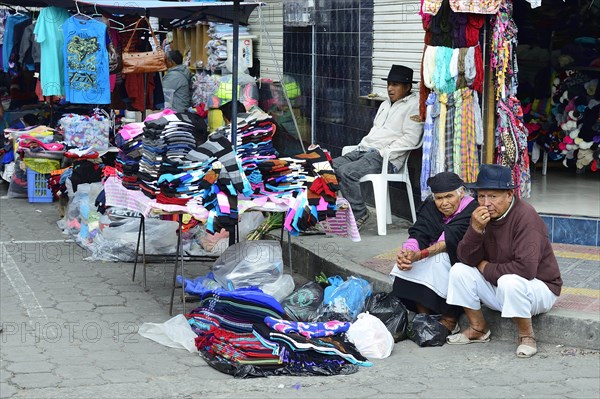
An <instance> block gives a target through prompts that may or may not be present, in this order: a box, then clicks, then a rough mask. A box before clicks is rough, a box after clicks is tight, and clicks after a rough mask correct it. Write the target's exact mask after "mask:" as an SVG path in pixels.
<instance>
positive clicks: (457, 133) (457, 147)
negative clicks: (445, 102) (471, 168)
mask: <svg viewBox="0 0 600 399" xmlns="http://www.w3.org/2000/svg"><path fill="white" fill-rule="evenodd" d="M463 91H464V90H456V91H455V92H454V93H453V96H454V107H455V109H456V111H455V112H456V114H455V116H454V137H453V142H452V144H451V148H452V168H451V169H449V170H451V171H453V172H454V173H456V174H457V175H459V176H460V177H461V178H462V179H463V180H464V175H462V174H461V170H460V165H461V150H462V148H463V138H462V136H463V134H464V133H463V123H464V118H465V113H464V109H463ZM446 151H447V150H446Z"/></svg>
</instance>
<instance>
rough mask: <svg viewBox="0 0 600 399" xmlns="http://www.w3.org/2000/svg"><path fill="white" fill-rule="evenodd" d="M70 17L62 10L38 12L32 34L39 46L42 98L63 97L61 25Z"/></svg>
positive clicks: (57, 8) (45, 9)
mask: <svg viewBox="0 0 600 399" xmlns="http://www.w3.org/2000/svg"><path fill="white" fill-rule="evenodd" d="M69 17H70V15H69V13H68V12H67V10H65V9H64V8H59V7H45V8H42V11H40V15H39V17H38V21H37V23H36V24H35V29H34V31H33V33H34V34H35V40H36V41H37V42H38V43H39V44H40V51H41V58H40V60H41V64H40V83H41V89H42V94H43V95H44V96H64V95H65V79H64V55H63V46H64V33H63V30H62V25H63V23H64V22H65V21H66V20H67V19H69Z"/></svg>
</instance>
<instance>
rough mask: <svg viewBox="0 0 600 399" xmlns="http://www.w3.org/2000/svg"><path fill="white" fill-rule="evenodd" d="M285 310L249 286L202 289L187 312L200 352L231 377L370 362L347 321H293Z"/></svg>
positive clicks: (339, 369)
mask: <svg viewBox="0 0 600 399" xmlns="http://www.w3.org/2000/svg"><path fill="white" fill-rule="evenodd" d="M186 288H187V286H186ZM194 293H195V294H199V292H198V291H195V292H194ZM283 314H284V310H283V308H282V307H281V305H280V304H279V302H277V301H276V300H275V299H274V298H273V297H271V296H270V295H267V294H265V293H263V292H262V291H261V290H260V289H258V288H257V287H247V288H239V289H237V290H235V291H227V290H225V289H222V288H215V289H206V290H202V293H200V306H199V307H197V308H196V309H194V310H193V311H192V312H191V313H190V314H187V315H186V317H187V319H188V322H189V323H190V325H191V327H192V330H193V331H194V332H195V333H196V334H197V335H198V337H197V338H196V348H198V351H199V352H200V354H201V356H202V357H203V358H204V359H205V360H206V362H207V363H208V364H209V365H210V366H212V367H213V368H215V369H217V370H219V371H221V372H223V373H227V374H230V375H233V376H235V377H239V378H245V377H264V376H269V375H336V374H351V373H354V372H356V371H358V366H359V365H363V366H370V365H371V363H370V362H369V361H368V360H367V359H366V358H364V357H363V356H361V355H360V353H359V352H358V351H357V350H356V347H354V345H353V344H351V343H350V342H348V341H347V340H346V339H345V337H344V334H343V331H345V330H347V327H348V325H349V323H341V322H329V323H295V324H296V325H295V326H292V325H290V322H287V321H284V320H282V316H283ZM282 323H284V326H283V328H282ZM292 324H293V323H292ZM298 324H302V325H303V326H301V328H298Z"/></svg>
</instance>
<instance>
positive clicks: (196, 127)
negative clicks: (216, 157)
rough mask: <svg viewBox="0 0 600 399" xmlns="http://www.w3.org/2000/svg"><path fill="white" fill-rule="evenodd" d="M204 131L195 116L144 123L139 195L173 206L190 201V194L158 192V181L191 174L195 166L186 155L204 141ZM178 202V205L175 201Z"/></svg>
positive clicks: (198, 118) (180, 116)
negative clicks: (170, 176)
mask: <svg viewBox="0 0 600 399" xmlns="http://www.w3.org/2000/svg"><path fill="white" fill-rule="evenodd" d="M206 136H207V128H206V123H205V122H204V120H203V119H202V118H201V117H200V116H198V115H195V114H191V113H178V114H171V115H164V116H162V117H160V118H158V119H155V120H150V121H146V122H144V129H143V138H142V159H141V161H140V168H139V178H140V180H141V183H142V184H141V186H140V188H141V189H142V192H143V193H144V194H146V195H147V196H148V197H150V198H157V197H158V196H159V194H162V195H161V196H160V198H161V200H166V201H168V202H173V201H169V200H168V197H172V198H173V199H174V200H175V202H176V203H180V202H181V200H188V199H189V198H191V196H190V195H188V194H189V193H185V192H183V191H179V190H177V189H176V188H175V190H174V191H173V190H171V191H169V190H165V191H162V192H161V188H160V187H159V184H160V183H159V180H160V178H161V176H162V175H174V174H178V173H181V172H182V171H184V170H191V169H193V168H194V167H195V166H197V165H195V164H194V163H193V162H188V160H187V159H186V156H187V154H188V153H189V152H190V151H192V150H193V149H195V148H196V147H197V146H198V145H199V144H201V143H204V142H205V141H206ZM178 200H179V201H178Z"/></svg>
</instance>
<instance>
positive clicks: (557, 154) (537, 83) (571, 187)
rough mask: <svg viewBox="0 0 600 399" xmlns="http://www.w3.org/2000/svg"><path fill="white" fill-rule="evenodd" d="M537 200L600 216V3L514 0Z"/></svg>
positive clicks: (544, 207) (549, 207)
mask: <svg viewBox="0 0 600 399" xmlns="http://www.w3.org/2000/svg"><path fill="white" fill-rule="evenodd" d="M513 16H514V20H515V22H516V24H517V27H518V41H519V46H518V48H517V58H518V66H519V71H518V77H519V89H518V97H519V99H520V100H521V102H522V105H523V114H524V119H525V122H526V124H527V128H528V130H529V137H528V141H529V150H530V157H531V177H532V185H531V198H530V199H529V202H530V203H532V204H533V205H534V206H535V207H536V209H538V210H539V211H540V212H543V213H552V214H566V215H578V216H590V217H600V174H599V173H600V171H599V170H598V169H600V160H599V159H598V158H599V157H600V150H599V149H598V145H599V143H600V119H598V118H599V116H600V115H599V110H600V88H599V87H598V82H599V80H600V39H599V38H600V24H598V20H599V19H600V3H599V2H598V1H594V0H586V1H568V2H564V1H562V0H544V1H543V2H542V5H541V6H540V7H538V8H534V9H532V8H531V6H530V4H529V3H528V2H525V1H515V2H514V13H513Z"/></svg>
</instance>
